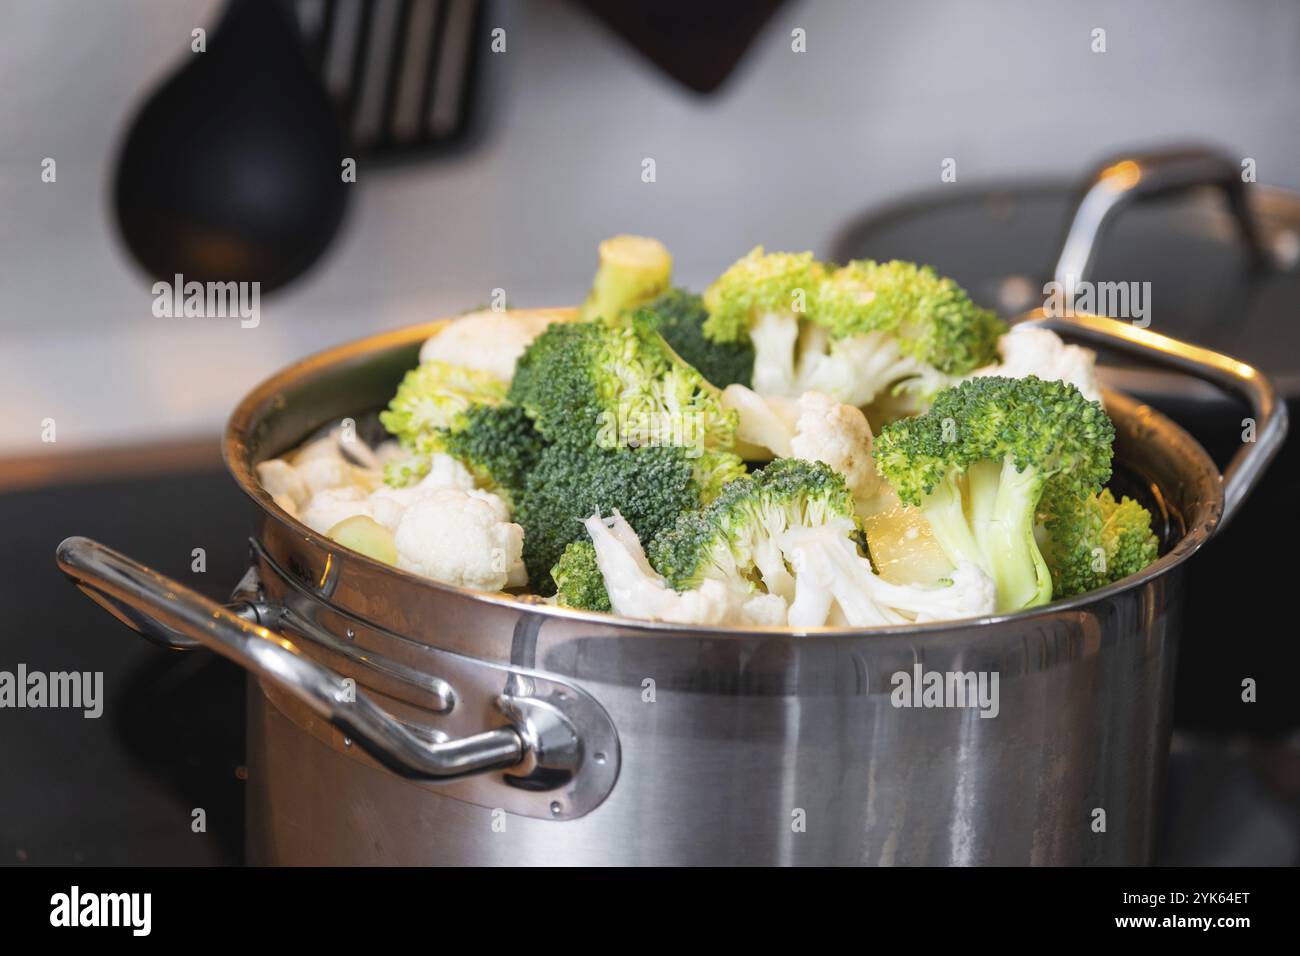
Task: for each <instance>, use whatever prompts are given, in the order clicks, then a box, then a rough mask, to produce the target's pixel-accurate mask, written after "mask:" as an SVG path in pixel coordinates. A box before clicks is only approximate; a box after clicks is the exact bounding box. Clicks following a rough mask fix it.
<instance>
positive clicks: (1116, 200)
mask: <svg viewBox="0 0 1300 956" xmlns="http://www.w3.org/2000/svg"><path fill="white" fill-rule="evenodd" d="M1198 186H1212V187H1215V188H1217V189H1219V190H1221V191H1222V192H1223V196H1224V198H1225V199H1226V200H1227V203H1228V209H1229V211H1230V212H1231V213H1232V216H1233V218H1234V219H1236V221H1237V225H1238V228H1239V230H1240V233H1241V239H1242V241H1243V242H1244V243H1245V244H1246V247H1247V249H1249V251H1250V253H1251V256H1252V259H1253V261H1254V262H1255V263H1256V264H1257V265H1271V264H1272V257H1271V256H1270V255H1269V254H1268V250H1267V248H1266V247H1265V245H1264V243H1263V240H1262V238H1261V236H1260V234H1259V227H1258V226H1257V224H1256V223H1255V220H1254V217H1253V216H1252V215H1251V212H1250V205H1249V202H1248V201H1247V197H1246V184H1245V182H1243V181H1242V178H1241V168H1240V166H1238V165H1237V162H1236V161H1235V160H1234V159H1232V158H1231V157H1229V156H1227V155H1225V154H1224V153H1222V152H1220V151H1218V150H1215V149H1210V148H1208V147H1201V146H1190V147H1181V148H1177V149H1169V150H1161V151H1155V152H1150V153H1133V154H1130V155H1127V156H1124V157H1119V158H1117V159H1114V160H1111V161H1110V162H1106V163H1103V164H1102V165H1101V166H1100V167H1099V168H1098V169H1097V170H1096V172H1094V173H1093V175H1092V176H1091V177H1090V179H1089V180H1088V184H1087V185H1086V186H1085V187H1084V189H1083V192H1082V194H1081V195H1080V196H1079V199H1078V201H1077V202H1076V203H1075V206H1074V214H1073V215H1072V217H1071V219H1070V225H1069V228H1068V229H1067V230H1066V233H1065V241H1064V242H1063V243H1062V244H1061V252H1060V255H1058V256H1057V259H1056V268H1055V270H1054V272H1053V278H1054V279H1055V280H1056V281H1057V282H1059V283H1061V286H1062V287H1063V288H1070V287H1072V286H1073V284H1074V283H1078V282H1082V281H1085V280H1086V279H1087V278H1088V274H1089V272H1090V271H1091V270H1092V267H1093V265H1094V262H1095V260H1096V256H1097V249H1098V247H1099V245H1100V243H1101V238H1102V233H1103V232H1104V230H1105V228H1106V226H1107V224H1108V223H1109V222H1110V221H1111V220H1112V219H1113V218H1114V217H1115V216H1116V215H1117V214H1118V213H1119V211H1120V210H1122V209H1124V208H1125V207H1126V206H1128V205H1130V204H1132V203H1134V202H1138V201H1140V200H1144V199H1150V198H1152V197H1156V196H1167V195H1169V194H1171V193H1177V192H1182V191H1185V190H1188V189H1193V188H1196V187H1198Z"/></svg>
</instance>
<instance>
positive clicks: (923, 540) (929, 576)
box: [858, 493, 953, 586]
mask: <svg viewBox="0 0 1300 956" xmlns="http://www.w3.org/2000/svg"><path fill="white" fill-rule="evenodd" d="M879 504H880V506H879V508H878V510H872V513H870V514H863V513H862V511H861V510H859V512H858V513H859V516H860V517H861V519H862V530H863V531H864V532H865V533H866V536H867V546H868V547H869V548H870V549H871V560H872V562H873V563H874V564H875V566H876V570H877V571H878V572H879V573H880V576H881V577H882V578H883V579H884V580H886V581H888V582H889V583H890V584H919V585H926V586H929V585H934V584H935V583H936V582H938V581H939V580H940V579H941V578H943V577H946V576H947V575H948V574H950V573H952V569H953V566H952V562H951V561H949V560H948V556H947V555H946V554H945V553H944V550H943V548H942V547H941V546H940V545H939V542H938V540H937V539H936V538H935V536H934V531H933V530H931V528H930V522H928V521H926V520H925V517H924V516H923V515H922V514H921V512H920V511H918V510H917V509H916V508H910V507H908V506H907V505H905V504H903V503H902V502H901V501H899V500H898V499H897V498H895V497H894V495H893V494H892V493H890V494H889V496H888V499H887V500H882V501H881V502H880V503H879Z"/></svg>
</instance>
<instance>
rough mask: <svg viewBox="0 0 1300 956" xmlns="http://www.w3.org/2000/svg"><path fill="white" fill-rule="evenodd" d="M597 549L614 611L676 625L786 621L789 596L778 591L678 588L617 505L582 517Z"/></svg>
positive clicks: (711, 584) (716, 585)
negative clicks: (652, 558)
mask: <svg viewBox="0 0 1300 956" xmlns="http://www.w3.org/2000/svg"><path fill="white" fill-rule="evenodd" d="M583 524H584V525H585V527H586V529H587V534H588V535H590V537H591V542H592V544H593V545H594V546H595V549H596V564H597V566H598V567H599V568H600V574H601V577H603V578H604V579H605V590H606V591H607V592H608V593H609V603H610V605H611V606H612V607H613V609H614V613H616V614H622V615H624V616H625V617H639V618H646V619H649V620H655V621H669V622H672V623H675V624H706V625H707V624H754V625H781V624H784V623H785V607H786V605H785V601H783V600H782V599H781V598H779V597H777V596H776V595H759V596H757V597H755V596H751V595H748V594H737V593H736V592H734V591H732V590H730V589H729V588H727V586H726V585H724V584H723V583H722V582H721V581H717V580H714V579H712V578H708V579H706V580H705V581H704V582H703V583H701V585H700V586H699V587H698V588H694V589H692V590H689V591H674V590H673V589H672V588H670V587H668V585H666V584H665V583H664V579H663V577H662V576H660V575H659V574H658V573H657V572H656V571H655V569H654V568H653V567H651V565H650V561H649V559H647V558H646V556H645V550H644V549H643V548H642V547H641V541H640V539H639V538H638V537H637V535H636V532H635V531H634V530H632V526H631V525H629V524H628V523H627V521H626V519H624V517H623V516H622V515H621V514H619V512H618V511H617V510H615V511H614V513H613V515H611V516H610V517H609V518H601V516H600V515H599V513H597V514H594V515H592V516H591V517H590V518H588V519H587V520H586V521H584V522H583Z"/></svg>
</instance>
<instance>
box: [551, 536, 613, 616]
mask: <svg viewBox="0 0 1300 956" xmlns="http://www.w3.org/2000/svg"><path fill="white" fill-rule="evenodd" d="M551 578H552V579H553V580H554V581H555V603H557V604H559V605H560V606H561V607H573V608H578V609H580V610H586V611H612V610H613V606H612V605H611V604H610V603H609V591H608V590H607V589H606V588H605V579H604V577H602V576H601V573H600V565H599V564H597V563H596V547H595V545H593V544H592V543H591V542H590V541H571V542H569V544H568V545H567V546H566V547H565V549H564V553H563V554H562V555H560V560H559V561H558V562H557V563H556V565H555V567H553V568H551Z"/></svg>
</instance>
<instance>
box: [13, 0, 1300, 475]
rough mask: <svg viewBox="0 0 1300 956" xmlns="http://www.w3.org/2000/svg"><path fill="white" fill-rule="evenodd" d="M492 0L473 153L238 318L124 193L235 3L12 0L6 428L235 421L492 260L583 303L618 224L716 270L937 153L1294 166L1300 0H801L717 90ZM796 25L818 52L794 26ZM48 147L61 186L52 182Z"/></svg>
mask: <svg viewBox="0 0 1300 956" xmlns="http://www.w3.org/2000/svg"><path fill="white" fill-rule="evenodd" d="M499 7H503V8H505V9H502V11H501V20H502V22H503V23H504V25H505V26H506V27H507V29H508V37H509V48H508V52H507V53H506V54H504V55H498V56H489V57H487V60H486V65H487V67H488V69H489V70H490V71H491V73H492V76H491V77H490V78H489V82H490V86H491V88H492V91H493V95H492V98H491V101H490V102H488V103H487V104H485V105H486V108H487V109H488V110H489V116H488V124H489V133H488V137H487V139H486V140H485V141H484V142H483V143H481V144H480V146H479V147H478V148H477V149H476V150H475V151H474V152H472V153H470V154H468V155H464V156H461V157H457V158H454V159H449V160H439V161H434V162H429V163H422V164H416V165H410V166H405V167H400V168H390V169H385V170H374V169H367V168H366V167H364V166H363V167H362V169H361V171H360V181H359V182H358V184H357V185H356V187H355V189H356V192H355V194H354V195H353V197H352V200H353V201H352V206H351V209H350V211H349V220H348V222H347V223H346V226H345V231H344V232H343V233H342V234H341V236H340V238H339V240H338V241H337V243H336V245H335V246H334V248H333V249H331V251H330V252H329V254H328V256H327V258H326V259H325V260H324V261H323V262H322V263H320V264H319V265H318V267H317V268H316V270H315V271H314V272H312V273H311V274H310V275H309V276H307V277H306V278H305V279H304V280H303V281H301V282H299V283H298V284H296V285H295V286H293V287H292V288H290V289H287V290H285V291H284V293H283V294H281V295H278V296H275V297H267V298H266V299H265V300H264V301H263V303H262V322H261V325H260V326H259V327H258V328H256V329H248V330H244V329H240V328H239V326H238V323H237V322H235V321H231V320H218V319H175V320H169V319H156V318H154V317H153V315H152V313H151V310H150V305H151V303H152V296H151V294H150V290H149V283H148V282H147V281H146V279H145V278H144V277H143V276H142V275H141V274H140V273H139V272H138V271H137V270H136V268H135V266H134V265H133V264H132V263H131V262H130V261H129V260H128V259H127V257H126V255H125V253H124V252H123V250H122V249H121V248H120V246H119V245H118V242H117V239H116V235H115V227H114V225H113V223H112V221H111V219H110V217H109V201H108V193H107V187H108V183H109V182H110V178H111V173H112V166H111V164H112V157H113V152H114V149H115V147H116V144H117V141H118V137H120V136H121V135H122V133H123V130H124V127H125V124H126V123H127V122H128V120H129V117H130V116H131V115H132V114H133V109H134V106H135V105H136V104H137V102H138V100H139V98H140V97H141V96H142V95H143V93H144V92H145V91H146V90H147V89H148V88H150V87H151V86H152V85H153V84H154V83H155V82H157V81H158V79H159V78H160V77H161V76H163V75H164V74H165V73H166V72H167V71H168V69H169V68H170V65H171V64H173V63H174V62H176V61H177V59H178V58H180V57H183V56H188V55H191V54H189V53H188V42H189V31H190V29H191V28H192V27H193V26H195V25H209V26H210V25H211V22H212V19H213V17H214V15H215V11H216V10H217V9H218V5H217V4H215V3H213V2H210V0H202V2H200V0H0V408H2V409H3V414H0V453H4V452H19V451H23V452H25V451H34V450H38V449H41V448H48V447H49V446H42V445H41V443H40V428H41V425H40V423H41V420H42V419H44V418H47V417H52V418H54V419H55V420H56V422H57V427H58V444H57V446H55V447H57V448H58V449H59V450H65V449H71V448H82V447H93V446H99V445H105V444H111V443H116V442H123V441H142V440H154V439H159V438H165V437H171V436H191V435H195V434H202V433H204V432H215V431H216V429H217V428H219V426H220V424H221V423H222V421H223V420H224V417H225V415H226V413H227V412H228V411H229V409H230V408H231V407H232V406H233V404H234V402H235V401H236V400H237V399H238V398H239V397H240V396H241V395H242V394H243V393H244V392H245V391H246V390H247V389H248V388H249V387H251V386H252V385H253V384H255V383H256V382H257V381H258V380H259V379H261V378H263V377H264V376H266V375H268V374H270V373H271V372H272V371H274V370H275V369H276V368H278V367H280V366H282V365H284V364H287V363H289V362H291V361H293V360H295V359H296V358H299V357H301V356H303V355H305V354H307V353H309V352H312V351H316V350H318V349H320V348H323V347H325V346H327V345H331V344H334V343H337V342H340V341H344V340H346V339H349V338H353V337H356V336H360V335H364V334H366V333H368V332H371V331H374V330H379V329H384V328H390V327H393V326H396V325H400V324H403V323H408V322H413V321H417V320H423V319H427V318H431V317H434V316H437V315H439V314H443V313H450V312H456V311H460V310H462V309H464V308H467V307H469V306H472V305H475V304H479V303H482V302H484V301H485V300H486V299H487V298H488V295H489V290H491V289H492V288H494V287H497V286H500V287H503V288H505V289H506V290H507V292H508V294H509V296H510V299H511V301H512V302H513V303H515V304H536V305H540V304H556V303H563V302H571V301H574V300H576V299H577V298H578V297H579V296H580V295H581V294H582V292H583V291H584V287H585V283H586V281H587V279H588V278H589V276H590V272H591V269H592V267H593V264H594V254H595V244H596V242H597V241H598V240H599V239H600V238H601V237H603V236H605V235H610V234H613V233H615V232H627V231H633V232H644V233H649V234H653V235H657V236H659V237H660V238H662V239H663V240H664V241H665V242H667V243H668V245H669V247H670V248H671V249H672V250H673V252H674V254H675V256H676V258H677V262H678V274H679V276H680V277H681V278H682V279H683V280H685V281H686V282H687V283H688V284H693V285H700V284H702V283H704V282H705V281H707V279H708V278H709V276H710V275H711V274H713V273H715V272H716V271H717V270H719V269H720V268H721V267H723V266H724V265H725V264H726V263H727V262H729V261H730V260H731V259H733V258H735V257H736V256H738V255H740V254H742V253H743V252H745V251H746V250H747V249H748V248H749V247H750V246H752V245H754V244H757V243H760V242H761V243H764V244H766V245H768V246H769V247H799V248H804V247H812V248H814V249H818V250H819V251H823V252H824V251H825V248H826V245H827V243H828V242H829V241H830V239H831V237H832V236H834V234H835V233H836V231H837V230H838V228H839V227H840V226H842V225H843V224H844V223H845V221H846V220H847V219H849V218H850V217H852V216H854V215H855V214H857V213H859V212H861V211H862V210H863V209H864V208H865V207H867V206H869V205H872V204H875V203H879V202H882V201H884V200H886V199H889V198H891V197H893V196H896V195H898V194H900V193H903V192H907V191H911V190H915V189H921V188H928V187H938V186H939V162H940V160H941V159H942V158H943V157H948V156H951V157H955V158H956V159H957V161H958V176H959V181H960V182H962V183H971V182H975V181H977V180H978V179H979V178H982V177H995V176H996V177H1003V176H1007V175H1016V174H1019V173H1043V172H1049V171H1050V172H1077V171H1080V170H1081V169H1082V168H1083V167H1085V166H1086V165H1087V164H1088V163H1089V162H1090V161H1091V160H1092V159H1095V158H1096V157H1097V156H1098V154H1104V153H1107V152H1110V151H1113V150H1114V149H1115V148H1117V147H1123V146H1127V145H1133V144H1143V143H1152V142H1159V141H1162V140H1170V139H1202V140H1204V139H1208V140H1211V141H1214V142H1218V143H1220V144H1222V145H1224V146H1226V147H1228V148H1230V149H1232V150H1233V151H1234V152H1236V153H1239V154H1240V155H1242V156H1252V157H1254V158H1255V159H1256V160H1257V161H1258V164H1259V175H1260V179H1261V180H1262V181H1267V182H1272V183H1276V184H1280V185H1287V186H1292V187H1300V162H1298V161H1297V146H1298V145H1300V123H1297V96H1296V90H1298V89H1300V4H1295V3H1291V2H1287V0H1275V2H1265V0H1258V2H1245V0H1236V2H1231V3H1225V2H1212V0H1184V2H1175V0H1160V2H1144V3H1140V4H1139V3H1127V2H1116V0H1110V2H1094V3H1089V4H1065V3H1059V4H1053V3H1043V2H1033V0H1006V2H988V3H980V4H974V3H961V2H952V3H941V2H915V0H913V2H901V0H900V2H876V3H860V2H850V0H803V2H799V3H790V4H788V5H787V6H786V7H785V8H783V9H782V10H781V12H780V13H779V14H778V17H777V20H776V22H774V23H773V24H771V25H770V27H769V30H768V31H767V32H766V33H765V34H763V35H762V36H761V37H760V38H759V40H758V43H757V45H756V47H755V49H753V50H751V52H750V55H749V57H748V58H747V59H746V60H745V61H744V63H743V64H742V65H741V68H740V70H739V71H738V73H737V74H736V75H735V76H733V77H732V78H731V79H730V81H729V82H728V84H727V85H726V86H725V87H724V89H723V90H722V91H721V92H720V93H719V94H717V95H715V96H714V97H712V98H699V97H696V96H694V95H693V94H690V93H688V92H685V91H682V90H680V89H679V88H677V87H676V86H675V85H674V84H672V83H671V81H669V80H666V79H664V78H661V77H660V76H659V75H658V74H657V73H656V72H655V71H654V70H653V69H652V68H651V67H649V66H647V65H646V64H645V63H643V62H642V61H641V60H640V59H639V58H638V57H636V56H635V55H633V54H631V53H629V52H628V51H627V50H626V48H625V47H624V46H623V45H622V44H621V43H620V42H619V41H617V40H615V39H614V38H613V37H612V36H611V35H609V34H608V33H607V32H606V31H605V30H604V29H603V28H602V27H601V26H600V25H599V24H597V23H595V22H593V21H592V20H590V19H589V18H588V17H586V16H585V15H584V14H582V13H581V12H580V11H578V10H577V9H576V8H571V7H570V6H568V5H566V4H562V3H558V2H553V0H552V2H538V0H534V2H530V3H527V4H526V5H525V4H523V3H518V2H516V3H503V4H499ZM795 26H801V27H803V28H805V29H806V30H807V33H808V52H807V53H805V54H795V53H792V52H791V51H790V42H789V35H790V30H791V29H792V28H793V27H795ZM1098 26H1100V27H1104V28H1105V29H1106V31H1107V46H1108V51H1107V52H1106V53H1105V54H1100V55H1099V54H1094V53H1092V52H1090V50H1089V44H1090V36H1089V34H1090V31H1091V30H1092V28H1094V27H1098ZM46 156H52V157H55V158H56V160H57V162H58V182H57V183H55V184H44V183H42V182H41V180H40V161H41V159H42V158H43V157H46ZM646 156H650V157H654V158H655V160H656V162H657V167H658V181H657V182H656V183H654V184H653V185H648V184H645V183H642V182H641V180H640V162H641V159H642V158H643V157H646Z"/></svg>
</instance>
